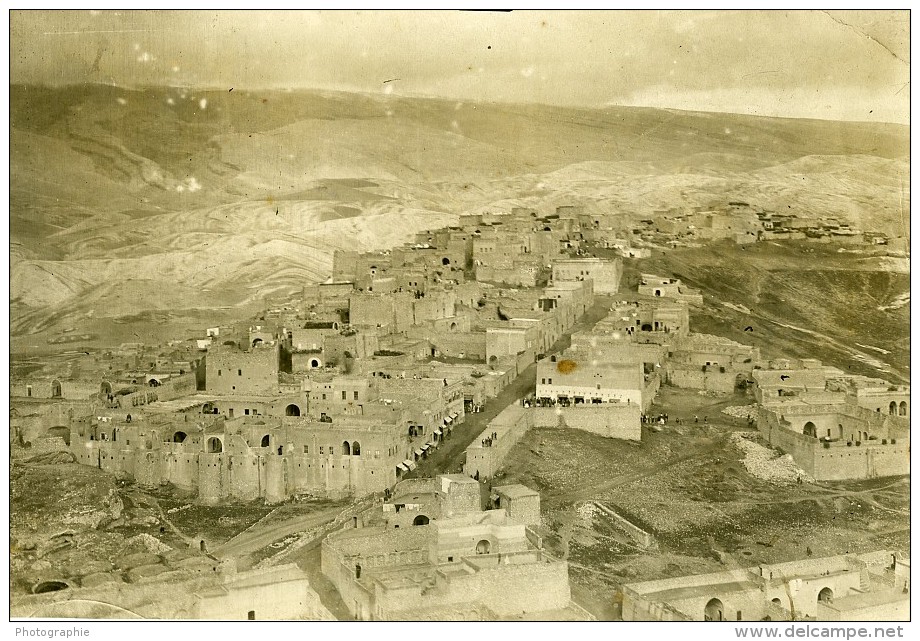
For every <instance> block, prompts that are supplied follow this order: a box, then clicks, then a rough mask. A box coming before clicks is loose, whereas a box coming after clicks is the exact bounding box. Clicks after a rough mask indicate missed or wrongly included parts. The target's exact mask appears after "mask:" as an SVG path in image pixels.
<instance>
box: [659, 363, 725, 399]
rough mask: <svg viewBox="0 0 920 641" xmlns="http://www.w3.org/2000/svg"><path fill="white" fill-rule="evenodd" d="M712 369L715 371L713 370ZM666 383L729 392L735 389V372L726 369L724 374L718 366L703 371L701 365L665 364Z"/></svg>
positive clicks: (688, 387)
mask: <svg viewBox="0 0 920 641" xmlns="http://www.w3.org/2000/svg"><path fill="white" fill-rule="evenodd" d="M713 369H714V370H715V371H713ZM667 376H668V383H669V384H671V385H673V386H674V387H683V388H687V389H701V390H709V391H711V392H722V393H724V394H731V393H732V392H734V391H735V382H736V380H737V378H736V377H737V372H734V371H729V370H727V371H726V372H725V373H724V374H723V373H721V372H720V371H719V370H718V368H709V371H705V372H704V371H703V369H702V367H699V366H692V367H680V366H679V365H675V364H673V363H672V364H669V365H668V366H667Z"/></svg>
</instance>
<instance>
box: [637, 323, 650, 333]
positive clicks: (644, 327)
mask: <svg viewBox="0 0 920 641" xmlns="http://www.w3.org/2000/svg"><path fill="white" fill-rule="evenodd" d="M639 329H641V330H642V331H643V332H650V331H652V324H651V323H642V327H640V328H639Z"/></svg>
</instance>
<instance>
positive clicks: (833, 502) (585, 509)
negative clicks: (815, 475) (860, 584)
mask: <svg viewBox="0 0 920 641" xmlns="http://www.w3.org/2000/svg"><path fill="white" fill-rule="evenodd" d="M746 403H750V399H747V398H746V397H744V396H742V395H735V396H721V397H717V398H716V397H711V396H704V395H700V394H698V393H696V392H695V391H694V390H677V389H674V388H669V387H663V388H662V390H661V393H660V395H659V402H657V403H656V404H655V405H654V406H653V408H652V411H651V413H652V414H657V413H659V412H663V413H668V414H669V415H670V422H669V424H668V425H666V426H663V428H659V427H658V426H655V428H654V429H651V428H646V429H643V434H642V442H641V443H635V442H627V441H620V440H616V439H606V438H602V437H599V436H595V435H593V434H588V433H586V432H580V431H577V430H563V429H556V428H547V429H534V430H531V431H530V432H528V434H527V435H526V436H525V437H524V439H523V440H522V441H521V443H520V445H519V447H517V448H515V450H514V451H513V452H512V453H511V454H510V455H509V457H508V460H507V462H506V468H505V469H506V472H505V476H504V477H503V478H501V479H499V480H500V482H502V483H505V482H521V483H524V484H527V485H529V486H531V487H534V488H536V489H538V490H539V491H540V493H541V497H542V501H543V503H542V506H543V516H544V518H543V526H544V531H545V533H546V537H545V543H546V545H547V547H548V549H549V550H550V552H551V553H554V554H557V555H559V556H560V557H562V558H565V559H567V560H568V562H569V568H570V576H571V580H572V590H573V595H574V598H575V600H576V602H578V603H579V605H582V606H583V607H585V608H586V609H588V610H589V611H591V613H592V614H594V615H595V616H596V617H597V618H599V619H611V618H616V617H617V616H618V611H617V608H616V604H615V602H614V598H615V592H616V588H617V586H619V585H622V584H624V583H629V582H634V581H642V580H651V579H656V578H663V577H667V576H680V575H685V574H693V573H701V572H716V571H720V570H724V569H729V568H735V567H747V566H752V565H756V564H758V563H773V562H780V561H787V560H791V559H797V558H805V557H807V556H809V555H814V556H830V555H834V554H841V553H845V552H864V551H870V550H878V549H884V548H893V549H902V550H905V551H906V550H908V549H909V548H908V545H909V523H908V514H909V511H908V510H909V490H910V481H909V479H908V478H906V477H903V478H901V477H894V478H884V479H875V480H872V481H862V482H847V483H814V482H813V481H812V480H811V479H809V478H807V476H805V475H802V474H800V471H799V470H798V469H797V468H796V467H795V465H794V463H792V462H791V461H790V460H788V459H787V458H786V457H785V456H782V455H780V453H778V452H776V451H775V450H773V449H771V448H770V447H769V446H767V444H766V443H765V442H763V441H762V440H761V439H760V438H759V436H758V435H757V433H756V431H754V430H751V429H750V428H748V427H747V421H746V413H744V414H742V413H741V412H740V411H735V412H730V414H732V415H734V414H738V416H739V418H737V419H734V418H731V417H730V416H729V415H728V414H723V413H722V412H721V410H722V408H724V407H731V406H735V407H738V406H743V405H744V404H746ZM694 416H698V417H699V423H694V422H693V417H694ZM677 417H680V418H681V422H682V424H681V425H680V426H678V425H676V422H675V419H676V418H677ZM704 419H705V423H704ZM656 430H659V431H656ZM800 476H801V477H802V483H801V484H800V483H798V481H797V479H798V478H799V477H800ZM594 503H599V504H601V505H603V506H606V507H608V508H611V509H614V510H615V511H616V512H617V513H618V514H620V515H622V516H625V517H626V518H628V519H629V520H630V521H631V522H632V523H634V524H635V525H637V526H639V527H641V528H643V529H644V530H646V531H647V532H649V533H650V534H652V535H653V536H654V539H655V543H656V544H657V546H658V549H657V550H649V551H645V550H642V549H640V548H639V547H638V546H637V545H636V542H635V541H634V540H633V539H630V537H628V536H627V535H626V533H625V532H624V531H623V530H622V529H621V528H619V527H618V526H617V525H616V523H615V522H614V521H613V520H612V519H611V518H610V517H609V516H608V515H607V514H605V513H604V512H602V511H601V510H599V509H597V508H596V507H595V506H594V505H593V504H594Z"/></svg>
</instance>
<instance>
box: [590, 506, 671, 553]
mask: <svg viewBox="0 0 920 641" xmlns="http://www.w3.org/2000/svg"><path fill="white" fill-rule="evenodd" d="M594 505H595V506H597V508H598V509H599V510H600V511H601V512H603V513H604V514H606V515H607V516H609V517H610V518H612V519H613V520H614V521H615V522H616V524H617V525H618V526H619V527H620V529H622V530H623V531H624V532H626V534H627V535H629V538H630V539H632V540H633V541H635V543H636V545H638V546H639V547H640V548H642V549H643V550H657V549H658V542H657V541H656V540H655V537H654V536H652V535H651V534H649V533H648V532H646V531H645V530H643V529H642V528H640V527H639V526H638V525H635V524H633V523H631V522H630V521H629V520H627V519H626V518H625V517H623V516H620V515H619V514H617V513H616V512H615V511H614V510H612V509H611V508H609V507H607V506H606V505H603V504H601V503H595V504H594Z"/></svg>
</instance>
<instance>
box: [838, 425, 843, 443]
mask: <svg viewBox="0 0 920 641" xmlns="http://www.w3.org/2000/svg"><path fill="white" fill-rule="evenodd" d="M837 438H839V439H841V440H843V425H841V424H840V423H838V424H837Z"/></svg>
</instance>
